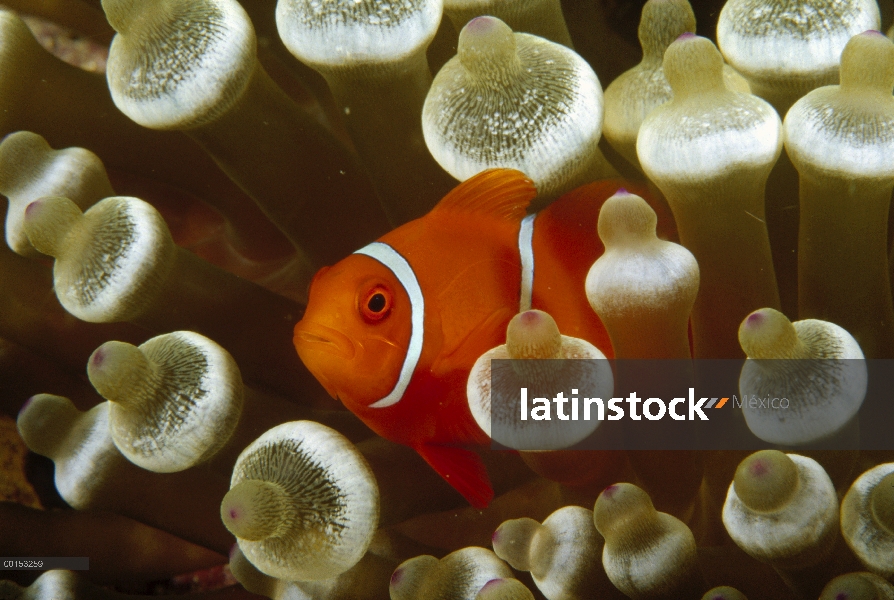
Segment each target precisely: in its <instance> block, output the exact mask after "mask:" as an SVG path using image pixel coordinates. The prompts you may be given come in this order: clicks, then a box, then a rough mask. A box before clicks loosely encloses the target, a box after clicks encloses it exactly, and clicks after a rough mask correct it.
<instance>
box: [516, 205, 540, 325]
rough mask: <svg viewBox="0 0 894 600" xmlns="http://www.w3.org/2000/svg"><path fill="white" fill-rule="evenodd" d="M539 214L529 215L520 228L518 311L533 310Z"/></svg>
mask: <svg viewBox="0 0 894 600" xmlns="http://www.w3.org/2000/svg"><path fill="white" fill-rule="evenodd" d="M536 217H537V214H536V213H535V214H533V215H528V216H527V217H525V218H524V219H522V222H521V228H520V229H519V230H518V254H519V256H520V257H521V296H520V298H519V301H518V312H524V311H526V310H531V296H532V295H533V294H534V219H535V218H536Z"/></svg>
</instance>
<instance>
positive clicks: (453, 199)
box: [430, 169, 537, 221]
mask: <svg viewBox="0 0 894 600" xmlns="http://www.w3.org/2000/svg"><path fill="white" fill-rule="evenodd" d="M536 196H537V188H536V187H534V182H533V181H531V180H530V179H528V177H527V176H526V175H525V174H524V173H522V172H521V171H516V170H515V169H488V170H487V171H482V172H481V173H479V174H478V175H475V176H474V177H470V178H469V179H466V180H465V181H463V182H462V183H461V184H459V185H458V186H456V187H455V188H453V190H452V191H451V192H450V193H449V194H447V195H446V196H444V198H443V199H442V200H441V201H440V202H439V203H438V205H437V206H435V207H434V209H432V211H431V213H430V214H433V215H435V214H443V213H446V212H451V213H463V214H478V215H483V216H489V217H492V218H495V219H499V220H505V221H519V220H521V219H522V218H524V216H525V211H526V210H527V208H528V205H529V204H530V203H531V201H532V200H534V198H535V197H536Z"/></svg>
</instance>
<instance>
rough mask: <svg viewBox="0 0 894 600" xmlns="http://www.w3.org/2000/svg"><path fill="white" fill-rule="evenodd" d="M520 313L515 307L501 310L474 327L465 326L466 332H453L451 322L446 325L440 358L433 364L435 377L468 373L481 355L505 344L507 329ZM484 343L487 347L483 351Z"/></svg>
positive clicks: (455, 329) (444, 324)
mask: <svg viewBox="0 0 894 600" xmlns="http://www.w3.org/2000/svg"><path fill="white" fill-rule="evenodd" d="M517 312H518V311H517V310H516V309H515V308H508V307H503V308H500V309H498V310H496V311H494V312H492V313H491V314H489V315H488V316H487V318H485V319H484V320H482V321H480V322H478V323H477V324H476V325H474V326H473V327H469V325H468V324H465V329H464V330H463V329H460V328H458V327H455V328H453V329H450V328H449V325H450V323H446V322H445V323H443V324H442V328H443V329H444V345H443V347H442V349H441V355H440V356H439V357H438V358H437V359H436V360H435V361H434V362H433V363H432V366H431V372H432V374H433V375H435V376H436V377H446V376H447V375H448V374H449V373H452V372H453V371H456V370H465V371H468V370H469V369H470V368H471V367H472V365H474V364H475V361H477V360H478V359H479V358H480V357H481V355H482V354H484V353H485V352H487V351H488V350H490V349H491V348H495V347H496V346H499V345H500V344H503V343H505V340H506V326H507V324H508V323H509V321H510V320H511V319H512V317H514V316H515V315H516V313H517ZM482 342H484V345H486V346H487V347H486V348H484V349H482Z"/></svg>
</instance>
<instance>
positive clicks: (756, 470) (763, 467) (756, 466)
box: [748, 460, 770, 477]
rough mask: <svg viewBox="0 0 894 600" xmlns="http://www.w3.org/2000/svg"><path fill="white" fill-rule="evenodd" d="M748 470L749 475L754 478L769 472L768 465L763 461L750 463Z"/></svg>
mask: <svg viewBox="0 0 894 600" xmlns="http://www.w3.org/2000/svg"><path fill="white" fill-rule="evenodd" d="M748 470H749V471H751V474H752V475H754V476H755V477H762V476H763V475H766V474H767V473H769V472H770V465H768V464H767V463H766V462H765V461H762V460H756V461H754V462H753V463H751V467H750V468H749V469H748Z"/></svg>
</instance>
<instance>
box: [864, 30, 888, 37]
mask: <svg viewBox="0 0 894 600" xmlns="http://www.w3.org/2000/svg"><path fill="white" fill-rule="evenodd" d="M862 35H880V36H882V37H885V34H884V33H882V32H881V31H879V30H878V29H867V30H866V31H864V32H863V34H862Z"/></svg>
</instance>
